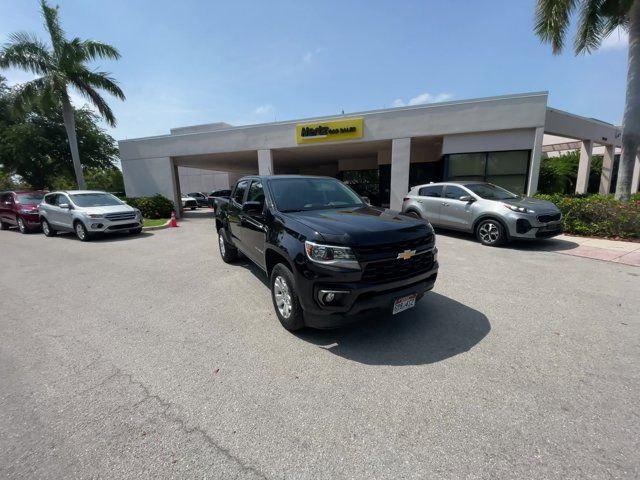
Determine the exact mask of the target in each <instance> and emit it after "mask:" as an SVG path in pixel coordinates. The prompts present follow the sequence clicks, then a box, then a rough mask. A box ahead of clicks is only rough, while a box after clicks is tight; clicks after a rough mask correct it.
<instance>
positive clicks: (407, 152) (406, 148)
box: [390, 138, 411, 210]
mask: <svg viewBox="0 0 640 480" xmlns="http://www.w3.org/2000/svg"><path fill="white" fill-rule="evenodd" d="M410 163H411V138H394V139H393V141H392V142H391V202H390V206H391V209H392V210H400V209H401V208H402V199H403V198H404V196H405V195H406V194H407V192H408V191H409V165H410Z"/></svg>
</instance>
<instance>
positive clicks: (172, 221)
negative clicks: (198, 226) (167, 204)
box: [170, 211, 178, 227]
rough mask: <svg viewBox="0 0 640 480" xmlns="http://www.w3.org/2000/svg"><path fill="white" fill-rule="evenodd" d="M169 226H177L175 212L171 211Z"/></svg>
mask: <svg viewBox="0 0 640 480" xmlns="http://www.w3.org/2000/svg"><path fill="white" fill-rule="evenodd" d="M170 226H171V227H177V226H178V222H176V212H174V211H171V224H170Z"/></svg>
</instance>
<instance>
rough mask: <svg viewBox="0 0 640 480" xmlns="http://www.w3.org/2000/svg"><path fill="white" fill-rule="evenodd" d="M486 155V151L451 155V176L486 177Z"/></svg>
mask: <svg viewBox="0 0 640 480" xmlns="http://www.w3.org/2000/svg"><path fill="white" fill-rule="evenodd" d="M485 162H486V155H485V154H484V153H458V154H455V155H449V178H456V179H461V178H464V179H473V178H474V177H480V179H482V178H484V171H485Z"/></svg>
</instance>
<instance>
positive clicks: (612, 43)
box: [600, 28, 629, 50]
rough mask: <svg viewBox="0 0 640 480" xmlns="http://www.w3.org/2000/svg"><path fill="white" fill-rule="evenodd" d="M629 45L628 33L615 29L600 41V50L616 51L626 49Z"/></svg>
mask: <svg viewBox="0 0 640 480" xmlns="http://www.w3.org/2000/svg"><path fill="white" fill-rule="evenodd" d="M628 44H629V33H628V32H627V31H626V30H623V29H621V28H616V29H615V30H614V31H613V32H611V34H610V35H609V36H608V37H607V38H605V39H604V40H602V43H601V44H600V48H601V49H602V50H617V49H620V48H627V45H628Z"/></svg>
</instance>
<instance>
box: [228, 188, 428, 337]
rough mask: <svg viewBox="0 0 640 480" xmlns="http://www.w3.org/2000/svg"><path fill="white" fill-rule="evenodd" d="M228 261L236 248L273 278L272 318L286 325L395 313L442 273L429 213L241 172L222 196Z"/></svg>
mask: <svg viewBox="0 0 640 480" xmlns="http://www.w3.org/2000/svg"><path fill="white" fill-rule="evenodd" d="M217 201H218V202H219V207H218V208H217V209H216V214H215V222H216V230H217V232H218V243H219V246H220V254H221V256H222V259H223V260H224V261H225V262H227V263H230V262H232V261H233V260H235V259H236V258H237V256H238V251H240V252H242V253H243V254H244V255H245V256H246V257H248V258H249V259H250V260H251V261H253V262H254V263H255V264H256V265H258V266H259V267H260V268H261V269H262V270H264V271H265V272H266V274H267V276H268V278H269V285H270V287H271V296H272V299H273V304H274V307H275V311H276V315H277V316H278V319H279V320H280V322H281V323H282V325H283V326H284V327H285V328H286V329H288V330H298V329H300V328H302V327H304V326H311V327H316V328H329V327H335V326H340V325H343V324H346V323H348V322H350V321H352V320H356V319H358V318H361V317H362V316H364V315H366V314H367V313H369V312H372V311H376V310H378V311H380V310H386V311H387V312H388V313H393V314H396V313H399V312H401V311H404V310H406V309H408V308H411V307H413V306H414V305H415V303H416V301H417V300H419V299H420V298H421V297H422V296H423V295H424V293H425V292H426V291H428V290H431V289H432V288H433V285H434V283H435V281H436V277H437V275H438V258H437V257H438V251H437V249H436V247H435V235H434V233H433V228H432V227H431V225H429V223H428V222H427V221H425V220H421V219H415V218H411V217H408V216H405V215H403V214H401V213H399V212H396V211H392V210H385V209H381V208H376V207H372V206H369V205H367V204H366V203H365V202H364V201H363V200H362V198H361V197H360V196H358V194H356V193H355V192H354V191H353V190H351V189H350V188H349V187H347V186H346V185H344V184H343V183H342V182H340V181H338V180H336V179H334V178H325V177H311V176H295V175H274V176H268V177H265V176H250V177H244V178H241V179H240V180H239V181H238V183H237V184H236V185H235V187H234V188H233V191H232V193H231V197H230V199H229V200H227V201H225V200H221V199H218V200H217Z"/></svg>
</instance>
